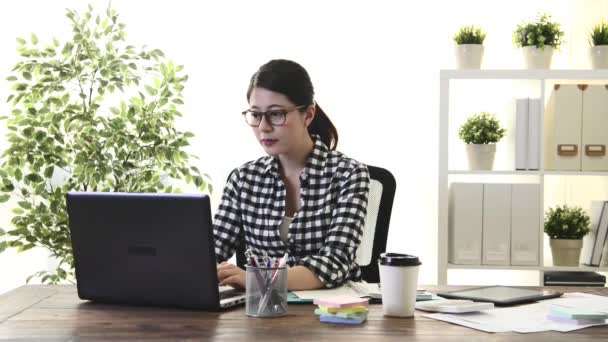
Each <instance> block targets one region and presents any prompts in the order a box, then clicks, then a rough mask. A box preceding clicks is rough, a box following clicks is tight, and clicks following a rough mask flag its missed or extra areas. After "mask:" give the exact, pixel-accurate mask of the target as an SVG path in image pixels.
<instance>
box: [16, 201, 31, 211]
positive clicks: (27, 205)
mask: <svg viewBox="0 0 608 342" xmlns="http://www.w3.org/2000/svg"><path fill="white" fill-rule="evenodd" d="M17 204H18V205H19V206H20V207H21V208H23V209H32V205H31V204H30V203H29V202H26V201H19V202H17Z"/></svg>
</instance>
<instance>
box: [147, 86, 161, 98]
mask: <svg viewBox="0 0 608 342" xmlns="http://www.w3.org/2000/svg"><path fill="white" fill-rule="evenodd" d="M144 88H146V92H147V93H148V94H150V95H152V96H154V95H156V94H158V91H157V90H156V89H154V88H152V87H151V86H149V85H145V86H144Z"/></svg>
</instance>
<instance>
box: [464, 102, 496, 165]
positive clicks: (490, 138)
mask: <svg viewBox="0 0 608 342" xmlns="http://www.w3.org/2000/svg"><path fill="white" fill-rule="evenodd" d="M506 132H507V130H506V129H504V128H502V127H500V122H499V121H498V119H496V116H495V115H494V114H491V113H487V112H481V113H478V114H475V115H473V116H470V117H469V118H467V121H466V122H465V123H464V124H463V125H462V126H461V127H460V130H459V131H458V136H459V137H460V139H462V141H464V143H465V144H467V145H466V147H467V156H468V159H469V167H470V168H471V169H472V170H492V165H493V164H494V155H495V154H496V143H497V142H498V141H499V140H500V139H502V137H504V135H505V134H506Z"/></svg>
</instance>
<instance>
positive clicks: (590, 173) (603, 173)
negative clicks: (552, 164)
mask: <svg viewBox="0 0 608 342" xmlns="http://www.w3.org/2000/svg"><path fill="white" fill-rule="evenodd" d="M543 172H544V174H545V175H548V176H608V171H543Z"/></svg>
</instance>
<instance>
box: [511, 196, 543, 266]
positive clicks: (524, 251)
mask: <svg viewBox="0 0 608 342" xmlns="http://www.w3.org/2000/svg"><path fill="white" fill-rule="evenodd" d="M539 240H540V185H539V184H513V185H512V186H511V265H513V266H538V265H539V260H540V258H539Z"/></svg>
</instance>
